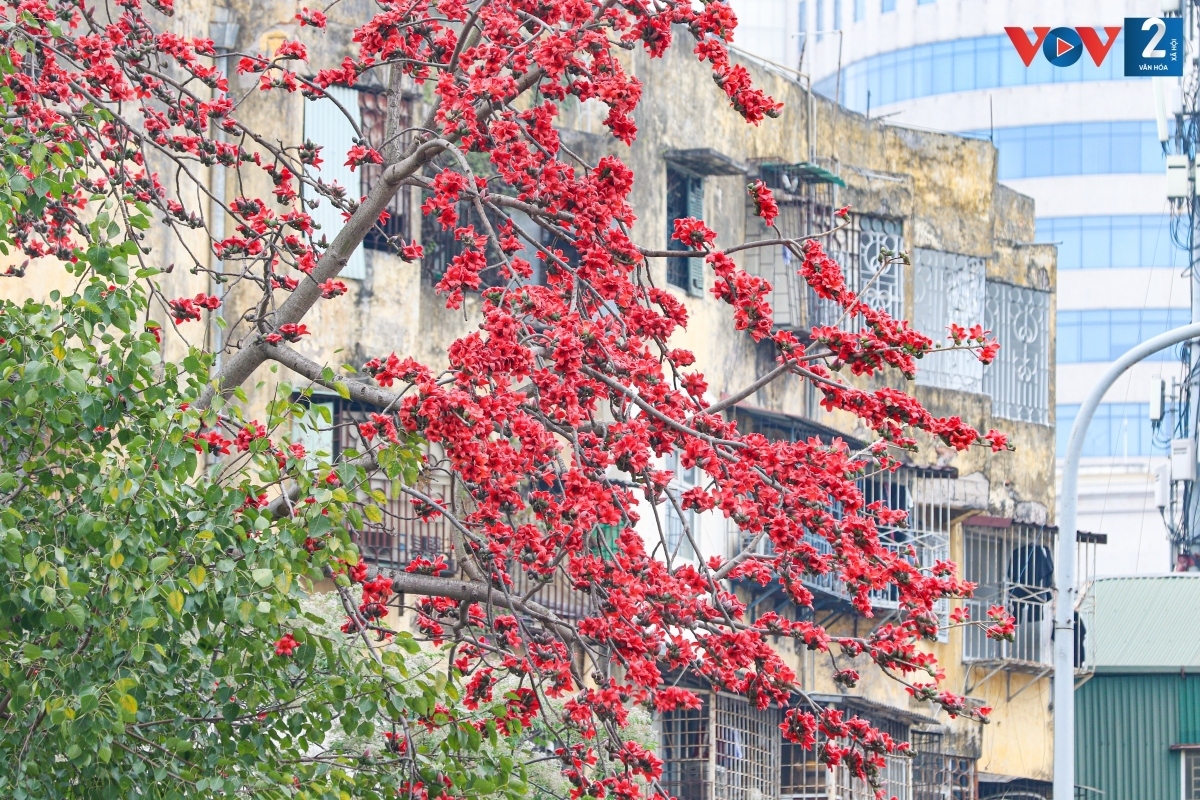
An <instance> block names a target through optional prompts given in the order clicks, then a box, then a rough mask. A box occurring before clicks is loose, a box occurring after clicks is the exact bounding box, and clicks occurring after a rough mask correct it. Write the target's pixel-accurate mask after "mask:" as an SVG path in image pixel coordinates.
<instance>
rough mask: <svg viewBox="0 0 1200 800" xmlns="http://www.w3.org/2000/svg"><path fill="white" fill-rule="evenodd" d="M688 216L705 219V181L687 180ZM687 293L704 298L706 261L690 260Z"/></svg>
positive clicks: (699, 259) (701, 259)
mask: <svg viewBox="0 0 1200 800" xmlns="http://www.w3.org/2000/svg"><path fill="white" fill-rule="evenodd" d="M687 188H688V193H687V215H688V216H689V217H694V218H695V219H704V179H703V178H692V177H689V178H688V179H687ZM687 293H688V294H690V295H691V296H692V297H703V296H704V259H703V258H689V259H688V285H687Z"/></svg>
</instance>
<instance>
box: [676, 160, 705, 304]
mask: <svg viewBox="0 0 1200 800" xmlns="http://www.w3.org/2000/svg"><path fill="white" fill-rule="evenodd" d="M703 216H704V179H703V178H700V177H699V176H696V175H691V174H689V173H687V172H684V171H683V170H681V169H678V168H677V167H671V166H668V167H667V249H668V250H688V249H690V248H688V247H686V246H685V245H684V244H683V243H681V242H680V241H679V240H677V239H672V238H671V235H672V234H673V233H674V232H675V220H677V219H683V218H685V217H693V218H695V219H701V218H703ZM667 283H669V284H671V285H672V286H678V287H679V288H681V289H685V290H687V293H688V294H690V295H692V296H693V297H700V296H703V294H704V259H703V258H678V257H675V258H668V259H667Z"/></svg>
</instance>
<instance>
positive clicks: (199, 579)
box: [188, 564, 208, 589]
mask: <svg viewBox="0 0 1200 800" xmlns="http://www.w3.org/2000/svg"><path fill="white" fill-rule="evenodd" d="M206 577H208V570H206V569H205V568H204V567H202V566H200V565H199V564H197V565H196V566H194V567H192V568H191V569H190V570H188V580H189V581H191V582H192V586H195V587H196V588H197V589H199V588H200V587H201V586H203V585H204V579H205V578H206Z"/></svg>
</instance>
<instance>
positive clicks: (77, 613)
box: [63, 603, 87, 630]
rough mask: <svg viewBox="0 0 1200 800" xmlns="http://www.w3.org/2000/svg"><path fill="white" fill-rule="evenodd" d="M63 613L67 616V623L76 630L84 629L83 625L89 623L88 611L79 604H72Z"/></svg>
mask: <svg viewBox="0 0 1200 800" xmlns="http://www.w3.org/2000/svg"><path fill="white" fill-rule="evenodd" d="M63 613H65V614H66V615H67V621H69V622H70V623H71V624H72V625H74V626H75V627H76V628H79V629H81V630H82V629H83V624H84V623H85V622H86V621H87V611H85V610H84V608H83V606H81V605H79V604H78V603H72V604H71V605H69V606H67V608H66V610H65V611H64V612H63Z"/></svg>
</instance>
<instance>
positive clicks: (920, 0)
mask: <svg viewBox="0 0 1200 800" xmlns="http://www.w3.org/2000/svg"><path fill="white" fill-rule="evenodd" d="M934 2H935V0H917V5H919V6H924V5H931V4H932V3H934Z"/></svg>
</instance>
